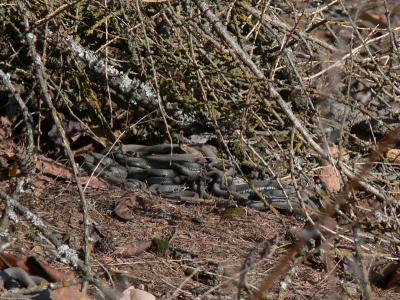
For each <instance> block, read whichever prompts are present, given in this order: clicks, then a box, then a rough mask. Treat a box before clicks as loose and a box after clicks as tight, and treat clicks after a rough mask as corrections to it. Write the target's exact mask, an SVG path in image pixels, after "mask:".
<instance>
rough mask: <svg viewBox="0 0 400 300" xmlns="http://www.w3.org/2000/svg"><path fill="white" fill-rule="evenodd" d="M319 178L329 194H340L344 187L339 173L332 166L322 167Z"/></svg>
mask: <svg viewBox="0 0 400 300" xmlns="http://www.w3.org/2000/svg"><path fill="white" fill-rule="evenodd" d="M319 178H320V180H321V182H322V184H323V185H324V186H325V188H326V189H327V191H328V192H331V193H336V192H339V191H340V190H341V188H342V186H343V180H342V177H341V176H340V173H339V171H338V170H337V169H336V168H335V167H334V166H332V165H327V166H324V167H322V168H321V171H320V175H319Z"/></svg>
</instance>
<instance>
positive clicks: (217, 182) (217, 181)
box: [84, 144, 317, 215]
mask: <svg viewBox="0 0 400 300" xmlns="http://www.w3.org/2000/svg"><path fill="white" fill-rule="evenodd" d="M188 148H189V149H188ZM184 150H185V151H186V152H185V151H184ZM188 150H190V151H188ZM103 153H104V154H102V153H95V152H94V153H91V154H88V155H87V156H86V157H85V163H84V166H85V168H86V169H87V170H88V171H90V172H93V171H95V175H96V176H101V177H103V178H104V179H106V180H107V181H108V182H110V183H112V184H116V185H119V186H122V187H124V188H126V189H128V190H132V191H138V190H147V191H149V192H150V193H152V194H158V195H162V196H164V197H168V198H177V199H179V198H183V197H190V198H210V197H220V198H225V199H232V200H234V201H236V202H237V204H239V205H244V206H249V207H253V208H256V209H259V210H266V209H268V208H270V206H271V205H272V206H273V207H275V208H277V209H279V210H282V211H286V212H293V213H295V214H297V215H303V214H304V210H303V209H302V207H301V205H300V201H299V199H298V197H297V194H296V190H295V189H294V187H292V186H290V185H285V184H280V183H279V182H278V181H275V180H253V181H250V182H245V181H244V180H243V179H241V178H240V177H239V176H237V175H236V169H235V167H234V165H233V164H232V163H231V162H230V161H228V160H224V159H221V158H219V157H218V156H217V154H216V153H217V151H216V148H215V147H213V146H211V145H206V144H199V145H190V147H186V148H185V149H182V146H181V145H177V144H173V145H171V144H159V145H153V146H142V145H122V146H119V147H115V148H113V149H112V150H110V149H105V150H104V151H103ZM105 153H108V155H107V156H106V155H105ZM260 197H263V198H264V199H265V200H266V201H267V202H268V204H267V203H266V202H265V201H262V200H261V199H260ZM303 200H304V204H305V207H306V208H307V209H310V210H315V209H316V208H317V205H316V204H315V203H314V202H313V201H312V200H311V199H310V198H309V197H307V196H306V195H305V194H304V195H303Z"/></svg>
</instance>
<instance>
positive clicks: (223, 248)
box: [3, 177, 399, 299]
mask: <svg viewBox="0 0 400 300" xmlns="http://www.w3.org/2000/svg"><path fill="white" fill-rule="evenodd" d="M41 178H42V179H43V177H41ZM47 179H48V181H47V184H46V185H45V186H43V187H42V188H40V187H39V186H40V185H39V184H37V188H36V191H35V192H34V193H26V194H24V196H23V197H22V198H21V199H20V202H21V204H23V205H25V206H26V207H28V208H29V209H30V210H31V211H32V212H34V213H35V214H37V215H38V216H40V217H41V218H42V219H43V220H45V222H46V223H47V224H48V225H49V228H50V229H51V230H53V232H55V234H56V235H58V237H59V238H61V239H63V240H64V241H65V242H66V243H67V244H68V245H69V246H71V247H72V248H74V249H76V250H77V251H78V253H80V256H81V258H83V253H82V241H81V237H82V236H83V226H82V219H83V217H82V213H81V209H80V205H79V195H78V192H77V189H76V186H75V185H74V184H71V183H66V182H65V181H57V180H52V179H50V178H47ZM39 182H40V180H38V181H37V183H39ZM5 185H6V183H5V182H3V188H5ZM38 187H39V188H38ZM86 196H87V200H88V201H89V203H90V216H91V218H92V219H93V220H94V224H95V226H94V228H93V232H92V238H93V240H94V241H93V248H92V253H91V256H92V268H93V272H95V273H96V274H98V275H100V276H101V277H102V279H103V280H104V282H105V283H107V284H109V285H110V286H112V287H114V288H115V289H117V290H119V291H122V290H124V289H125V288H127V287H128V286H131V285H134V286H135V287H140V288H144V289H145V290H147V291H149V292H150V293H152V294H153V295H155V296H156V297H157V299H194V298H196V297H199V298H201V299H235V297H237V295H238V289H239V286H241V288H240V289H241V294H240V295H241V297H242V298H243V299H246V298H248V297H249V295H250V294H253V293H254V292H255V291H256V289H257V288H259V287H260V286H262V285H263V284H265V282H266V281H271V280H273V281H274V283H273V284H272V288H271V289H269V290H268V292H267V293H266V295H265V296H266V298H265V299H278V298H280V299H355V298H359V297H360V290H359V285H358V283H357V282H355V281H354V279H353V278H354V276H352V275H351V272H352V269H354V268H353V267H352V262H351V261H352V260H353V257H352V254H346V253H347V252H348V253H351V252H350V251H349V249H350V250H351V249H352V248H354V246H353V245H352V244H351V243H349V242H348V241H346V240H345V239H342V238H340V237H337V238H336V239H331V240H329V243H323V244H322V246H320V247H319V248H318V249H319V250H316V249H315V248H314V247H313V246H312V245H308V247H307V248H308V250H307V248H305V249H303V253H302V255H300V256H298V257H294V258H292V259H288V258H287V257H286V258H285V255H287V253H288V251H289V248H290V247H291V245H292V243H293V242H294V239H295V236H296V232H301V230H302V229H303V228H304V226H305V221H303V220H299V219H296V218H295V217H293V216H290V215H284V214H279V213H278V214H274V213H273V212H271V211H266V212H261V211H257V210H253V209H245V213H244V214H238V215H237V216H236V215H234V214H224V212H223V209H221V208H218V207H217V206H216V205H215V203H213V201H207V202H206V201H202V202H200V203H198V204H193V203H177V202H174V201H171V200H168V199H162V198H159V197H155V196H151V195H148V194H145V193H132V192H127V191H124V190H121V189H118V188H111V187H110V189H90V188H89V189H88V190H87V191H86ZM123 200H131V201H130V203H131V206H130V209H131V216H132V219H131V220H129V221H123V220H120V219H118V218H117V217H116V216H115V214H114V213H113V209H114V207H115V205H116V204H117V203H118V202H119V201H123ZM30 228H31V226H29V225H28V224H27V223H26V221H24V220H22V219H21V220H20V222H19V223H17V224H15V225H13V235H14V237H15V238H16V241H15V243H13V244H12V247H11V248H9V249H7V251H8V252H12V253H14V254H16V253H19V254H22V255H28V256H31V255H33V256H36V257H38V258H40V259H41V260H42V261H45V262H47V263H48V264H49V265H50V266H52V267H53V268H55V269H58V270H61V271H68V268H67V267H66V266H65V265H63V264H61V263H59V262H58V261H57V259H56V257H55V255H54V247H52V246H51V244H50V243H49V242H48V241H47V240H45V239H44V238H43V237H42V236H41V235H40V234H39V233H38V232H33V231H32V230H31V229H30ZM343 230H344V229H343V228H342V232H341V234H342V235H347V234H348V232H347V233H346V232H344V231H343ZM350 230H351V229H350ZM155 238H158V239H163V240H169V249H168V251H167V252H166V253H165V254H162V253H161V254H160V253H154V251H151V249H153V248H152V247H149V245H150V243H151V240H153V239H155ZM333 244H334V245H335V247H334V248H332V247H330V246H329V245H333ZM314 246H315V245H314ZM316 246H318V243H317V245H316ZM364 246H366V247H367V248H368V249H369V251H366V253H365V256H364V259H365V260H366V261H367V260H370V261H371V259H370V258H369V256H368V254H369V253H375V252H374V251H376V245H375V244H374V243H371V244H368V243H365V244H364ZM346 249H347V250H346ZM386 250H389V249H386ZM129 251H131V253H129ZM263 251H264V253H262V252H263ZM382 252H384V250H383V249H382ZM245 261H247V263H246V264H245ZM282 261H284V262H288V263H289V266H290V267H289V270H288V272H284V271H283V269H284V268H283V267H280V268H278V269H280V271H279V272H278V273H276V275H272V274H273V272H274V269H276V268H277V267H278V265H279V264H280V263H281V262H282ZM323 262H325V263H323ZM245 265H246V266H248V270H247V271H243V270H244V269H246V267H245ZM366 265H368V263H366ZM240 274H246V280H244V279H243V278H242V279H240ZM240 283H241V284H240ZM249 293H250V294H249ZM373 293H374V294H375V295H376V297H377V299H395V298H398V297H399V295H398V293H397V292H396V291H395V290H383V289H379V288H377V287H373ZM90 294H91V296H92V297H93V298H94V299H97V298H100V295H99V293H98V291H97V290H95V289H91V290H90Z"/></svg>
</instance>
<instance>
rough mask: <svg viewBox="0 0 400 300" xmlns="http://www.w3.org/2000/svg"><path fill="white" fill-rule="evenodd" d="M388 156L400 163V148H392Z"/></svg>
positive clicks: (394, 161) (392, 160)
mask: <svg viewBox="0 0 400 300" xmlns="http://www.w3.org/2000/svg"><path fill="white" fill-rule="evenodd" d="M386 158H387V159H388V160H389V161H390V162H392V163H400V149H390V150H389V151H388V152H386Z"/></svg>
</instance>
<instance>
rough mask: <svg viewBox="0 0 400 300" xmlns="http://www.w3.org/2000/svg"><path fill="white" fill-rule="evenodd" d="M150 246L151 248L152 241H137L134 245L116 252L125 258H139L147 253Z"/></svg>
mask: <svg viewBox="0 0 400 300" xmlns="http://www.w3.org/2000/svg"><path fill="white" fill-rule="evenodd" d="M150 246H151V241H136V242H134V243H130V244H128V245H125V246H123V247H121V248H119V249H118V250H117V251H116V254H118V255H121V256H123V257H132V256H137V255H139V254H141V253H143V252H145V251H146V250H147V249H149V248H150Z"/></svg>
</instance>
